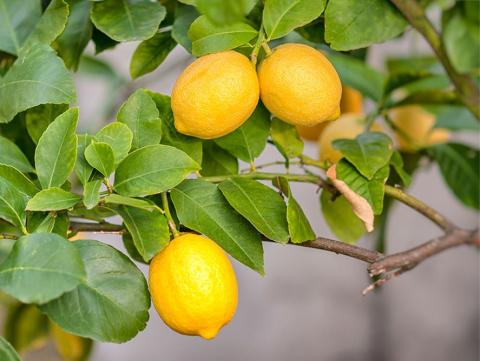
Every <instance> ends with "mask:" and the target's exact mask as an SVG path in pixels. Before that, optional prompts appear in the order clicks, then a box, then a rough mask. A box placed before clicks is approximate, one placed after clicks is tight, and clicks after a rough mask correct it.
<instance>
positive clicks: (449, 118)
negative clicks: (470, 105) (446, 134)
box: [425, 105, 480, 132]
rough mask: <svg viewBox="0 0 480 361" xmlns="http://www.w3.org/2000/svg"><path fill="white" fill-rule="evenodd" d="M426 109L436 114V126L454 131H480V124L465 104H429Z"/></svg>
mask: <svg viewBox="0 0 480 361" xmlns="http://www.w3.org/2000/svg"><path fill="white" fill-rule="evenodd" d="M425 109H426V110H427V111H428V112H430V113H432V114H435V117H436V118H437V121H436V122H435V128H446V129H449V130H453V131H463V130H465V131H472V130H473V131H477V132H478V131H480V124H479V123H478V121H477V119H476V118H475V116H474V115H473V114H472V113H471V112H470V111H469V110H468V109H467V108H465V107H464V106H455V105H427V106H425Z"/></svg>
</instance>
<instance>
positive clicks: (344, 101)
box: [297, 85, 363, 140]
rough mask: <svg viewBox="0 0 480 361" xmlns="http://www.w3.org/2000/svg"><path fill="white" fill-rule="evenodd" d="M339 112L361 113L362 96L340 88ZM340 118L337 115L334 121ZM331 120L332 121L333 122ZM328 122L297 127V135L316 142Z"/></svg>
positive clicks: (349, 89) (344, 86)
mask: <svg viewBox="0 0 480 361" xmlns="http://www.w3.org/2000/svg"><path fill="white" fill-rule="evenodd" d="M340 112H341V114H344V113H363V105H362V94H361V93H360V92H358V91H357V90H355V89H353V88H350V87H349V86H346V85H343V86H342V98H341V100H340ZM339 116H340V114H338V115H337V116H336V117H334V118H335V119H337V118H338V117H339ZM335 119H332V120H335ZM327 124H328V122H324V123H320V124H317V125H314V126H313V127H304V126H301V125H297V130H298V134H300V136H301V137H302V138H303V139H306V140H317V139H318V137H320V134H321V133H322V131H323V129H325V127H326V126H327Z"/></svg>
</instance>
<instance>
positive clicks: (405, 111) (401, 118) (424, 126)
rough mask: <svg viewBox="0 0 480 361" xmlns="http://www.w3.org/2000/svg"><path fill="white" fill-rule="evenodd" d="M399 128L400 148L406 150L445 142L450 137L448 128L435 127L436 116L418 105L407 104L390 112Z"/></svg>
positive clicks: (397, 133) (396, 133) (414, 149)
mask: <svg viewBox="0 0 480 361" xmlns="http://www.w3.org/2000/svg"><path fill="white" fill-rule="evenodd" d="M389 115H390V117H391V118H392V121H393V123H394V124H395V126H396V127H397V128H398V130H396V131H395V135H396V138H397V141H398V148H399V149H400V150H403V151H405V152H415V151H416V150H417V149H419V148H423V147H426V146H429V145H433V144H440V143H445V142H447V141H448V139H449V138H450V132H449V131H448V130H447V129H443V128H438V129H433V126H434V125H435V121H436V119H435V116H434V115H433V114H431V113H429V112H427V111H426V110H424V109H423V108H422V107H420V106H418V105H406V106H403V107H399V108H395V109H392V110H391V111H390V112H389Z"/></svg>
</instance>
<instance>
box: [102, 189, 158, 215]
mask: <svg viewBox="0 0 480 361" xmlns="http://www.w3.org/2000/svg"><path fill="white" fill-rule="evenodd" d="M104 201H105V203H107V204H109V203H110V204H122V205H125V206H129V207H134V208H139V209H143V210H146V211H152V210H155V209H156V210H158V206H156V205H155V204H152V203H150V202H148V201H146V200H143V199H138V198H131V197H125V196H121V195H120V194H115V193H113V194H109V195H108V196H106V197H105V198H104Z"/></svg>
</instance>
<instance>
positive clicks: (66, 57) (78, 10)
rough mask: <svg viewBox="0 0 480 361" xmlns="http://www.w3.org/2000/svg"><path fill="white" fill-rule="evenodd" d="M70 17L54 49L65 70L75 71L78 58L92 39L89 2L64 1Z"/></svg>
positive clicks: (86, 0)
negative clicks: (63, 63)
mask: <svg viewBox="0 0 480 361" xmlns="http://www.w3.org/2000/svg"><path fill="white" fill-rule="evenodd" d="M66 1H67V3H68V6H69V9H70V16H69V17H68V22H67V25H66V27H65V30H64V31H63V33H62V34H61V35H60V37H59V38H58V39H57V41H56V44H55V48H56V49H57V50H58V54H59V55H60V56H61V58H62V59H63V61H64V62H65V65H66V66H67V68H69V69H72V70H77V68H78V63H79V62H80V57H81V56H82V53H83V50H84V49H85V47H86V46H87V44H88V42H89V41H90V39H91V37H92V31H93V26H92V23H91V21H90V8H91V4H92V2H91V1H88V0H66Z"/></svg>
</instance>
